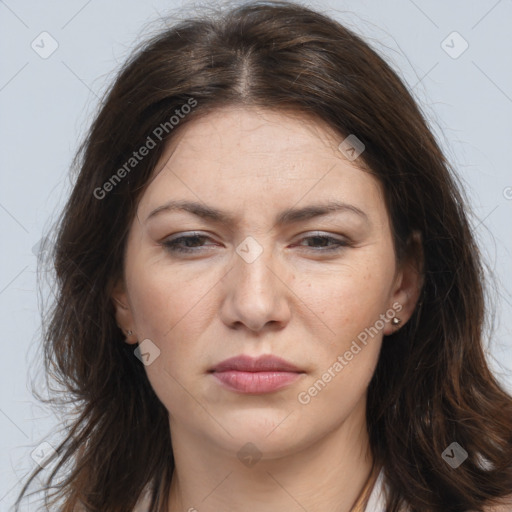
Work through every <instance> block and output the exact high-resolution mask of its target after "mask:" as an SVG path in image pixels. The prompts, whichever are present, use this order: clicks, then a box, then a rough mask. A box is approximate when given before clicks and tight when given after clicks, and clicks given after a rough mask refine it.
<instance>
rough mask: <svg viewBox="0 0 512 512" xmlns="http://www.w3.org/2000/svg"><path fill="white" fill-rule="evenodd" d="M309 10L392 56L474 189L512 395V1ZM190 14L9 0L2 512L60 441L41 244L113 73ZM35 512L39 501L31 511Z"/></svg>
mask: <svg viewBox="0 0 512 512" xmlns="http://www.w3.org/2000/svg"><path fill="white" fill-rule="evenodd" d="M310 5H312V6H313V7H320V8H321V9H323V10H325V11H326V12H328V13H330V14H331V15H333V16H335V17H336V18H338V19H339V20H340V21H342V22H344V23H346V24H347V25H348V26H349V27H350V28H352V29H354V30H355V31H356V32H358V33H359V34H362V35H363V36H365V37H366V39H367V40H368V41H369V42H370V43H371V44H372V45H373V46H374V47H375V48H376V49H377V51H379V52H380V53H381V54H383V55H385V56H386V58H387V59H388V60H389V61H390V62H391V64H392V66H393V67H394V68H395V69H396V70H397V71H398V72H399V74H400V75H401V76H402V77H403V79H404V80H405V81H406V82H407V83H408V84H409V86H410V87H411V88H412V89H413V92H414V94H415V96H416V98H417V99H418V100H419V101H420V102H421V105H422V108H423V110H424V112H425V114H426V115H427V116H428V118H429V120H430V122H431V125H432V128H433V130H434V132H435V133H436V135H437V137H438V139H439V141H440V143H441V145H442V146H443V148H444V150H445V152H446V154H447V156H448V158H449V159H450V161H451V162H452V163H453V165H454V166H455V168H456V169H457V170H458V172H459V173H460V175H461V176H462V179H463V180H464V181H465V183H466V184H467V188H466V189H467V192H468V195H469V197H470V199H471V202H472V206H473V209H474V212H475V217H474V219H473V225H474V226H475V230H476V233H477V235H478V238H479V241H480V244H481V247H482V250H483V251H484V254H485V257H486V260H487V262H488V264H489V266H490V268H491V269H492V270H493V272H494V273H495V276H496V280H497V283H498V286H499V295H498V300H497V304H496V309H495V313H496V318H495V320H496V331H495V334H494V337H493V341H492V345H491V347H490V348H491V350H490V357H491V364H492V367H493V368H494V369H495V371H496V373H497V375H498V377H499V379H500V380H501V381H502V382H504V383H505V385H506V386H507V387H508V388H509V389H511V390H512V339H511V331H512V307H511V303H512V300H511V291H512V277H511V272H510V270H511V269H510V261H511V249H512V236H511V234H512V228H511V219H512V215H511V214H512V172H511V163H512V158H511V156H510V146H511V141H512V123H511V121H510V120H511V119H512V66H511V57H510V56H511V55H512V32H511V31H510V24H511V21H512V2H511V1H510V0H500V1H496V0H480V1H474V0H473V1H469V0H453V1H451V2H446V1H444V0H435V1H428V2H427V1H421V0H415V1H413V0H393V1H388V2H381V1H378V0H368V1H361V0H358V1H356V0H353V1H348V0H347V1H343V0H339V1H331V2H327V1H323V2H322V1H317V2H314V3H311V4H310ZM180 6H182V7H183V6H186V7H187V9H188V11H187V10H185V11H183V10H181V9H180ZM190 6H191V3H190V2H183V3H180V2H177V1H170V0H167V1H165V0H145V1H135V0H129V1H123V2H121V1H116V0H103V1H99V0H89V1H86V0H72V1H70V0H67V1H64V0H59V1H57V0H55V1H52V2H48V1H47V2H42V1H41V0H32V1H29V0H18V1H16V0H5V1H1V0H0V42H1V50H0V51H1V62H2V65H1V68H0V108H1V118H0V141H1V142H0V143H1V151H0V169H1V187H0V226H1V230H2V231H1V232H2V256H1V257H2V260H1V263H2V264H1V274H0V311H1V318H2V324H1V325H2V337H3V339H2V356H3V357H2V358H1V359H0V365H1V369H0V375H1V384H2V385H1V388H0V432H1V436H0V445H1V450H0V454H1V456H0V474H1V475H2V476H3V478H2V479H1V480H0V511H7V510H10V508H11V505H12V503H13V502H14V499H15V497H16V495H17V492H18V490H19V488H20V487H19V485H20V484H19V481H20V479H21V478H22V477H24V476H25V475H26V473H27V472H28V471H29V470H31V469H32V468H33V467H34V466H35V464H36V463H35V461H34V460H33V459H32V458H31V456H30V454H31V452H32V450H33V449H34V448H35V447H36V446H37V445H38V444H39V443H41V442H42V441H44V440H50V439H51V432H52V426H53V425H55V424H56V422H57V420H56V418H55V417H54V416H52V414H50V412H49V411H48V410H47V409H45V408H43V407H41V406H40V404H38V403H37V402H36V400H34V398H33V397H32V395H31V393H30V391H29V384H30V378H29V376H28V372H29V370H30V372H31V375H32V376H33V375H34V374H35V372H36V371H37V369H38V366H37V365H38V362H39V356H38V352H37V350H38V346H39V335H40V332H39V325H40V317H39V312H38V300H37V294H36V273H35V270H36V259H37V258H36V256H35V255H34V252H33V247H34V245H36V244H37V243H38V241H39V240H40V239H41V236H42V233H43V231H44V230H45V229H46V228H47V227H49V226H50V225H51V223H52V222H53V220H54V218H55V215H56V213H57V212H58V211H59V209H60V208H61V207H62V205H63V202H64V200H65V198H66V196H67V194H68V193H69V189H70V183H69V179H68V177H67V170H68V166H69V164H70V161H71V158H72V156H73V154H74V151H75V150H76V149H77V145H78V141H79V140H81V137H82V135H83V133H84V130H85V129H86V128H87V126H88V125H89V123H90V120H91V115H92V114H93V113H94V111H95V108H96V105H97V101H98V97H101V94H102V93H103V91H104V90H105V87H106V86H107V84H108V83H109V81H110V80H111V79H112V78H113V75H114V72H115V71H116V70H117V69H118V67H119V66H120V65H121V64H122V62H123V61H124V59H125V58H126V57H127V56H128V54H129V52H130V50H131V49H132V48H133V46H134V44H135V43H136V42H138V41H140V39H141V38H144V37H145V36H146V35H148V34H149V32H148V30H149V29H148V25H147V24H148V22H150V21H151V20H157V19H158V18H159V17H160V15H166V14H168V13H169V12H170V10H172V11H173V12H174V13H176V14H179V15H180V16H184V15H185V14H186V13H187V12H190ZM159 26H160V25H158V24H157V25H155V24H152V25H150V28H151V30H153V31H154V30H155V28H158V27H159ZM43 31H47V32H48V33H49V34H51V36H52V37H53V38H54V39H55V40H56V41H57V43H58V48H57V50H56V51H55V52H54V53H53V54H52V55H51V56H49V57H48V58H46V59H43V58H41V56H40V55H39V54H38V53H36V51H34V50H33V49H32V47H31V43H32V41H34V40H35V43H34V44H39V46H40V47H41V46H42V43H41V42H40V39H41V37H43V36H41V37H39V35H40V34H41V32H43ZM453 31H457V32H458V33H459V34H460V35H461V36H462V37H463V38H464V40H466V41H467V43H468V44H469V47H468V49H467V50H466V51H465V52H464V53H462V54H461V55H460V56H458V58H453V57H452V56H450V55H449V54H448V53H447V52H446V51H445V49H446V50H448V51H451V52H452V54H453V53H454V52H455V53H458V52H459V51H460V50H461V49H462V48H463V46H461V44H463V41H462V40H459V39H457V37H458V36H455V37H454V36H451V37H450V38H448V40H446V42H445V43H442V42H443V41H444V40H445V39H446V38H447V36H449V34H451V33H452V32H453ZM447 46H448V48H447ZM49 47H50V46H49V40H48V39H47V40H46V42H45V48H46V49H48V48H49ZM449 47H451V49H450V48H449ZM41 51H42V49H41ZM120 129H122V127H120ZM34 378H35V377H32V379H34ZM39 382H40V383H43V382H44V381H43V380H41V378H39ZM30 509H31V507H30V502H28V503H27V506H26V507H25V508H24V510H30ZM34 509H35V507H34V506H32V510H34Z"/></svg>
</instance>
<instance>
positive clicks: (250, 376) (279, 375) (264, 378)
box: [213, 370, 302, 393]
mask: <svg viewBox="0 0 512 512" xmlns="http://www.w3.org/2000/svg"><path fill="white" fill-rule="evenodd" d="M301 375H302V374H301V373H295V372H276V371H271V372H241V371H237V370H228V371H225V372H214V373H213V376H214V377H215V378H216V379H218V380H219V381H220V382H221V383H222V384H224V386H226V387H227V388H229V389H231V390H233V391H238V392H240V393H271V392H272V391H277V390H278V389H281V388H284V387H286V386H288V385H289V384H291V383H293V382H295V381H296V380H297V379H298V378H299V377H300V376H301Z"/></svg>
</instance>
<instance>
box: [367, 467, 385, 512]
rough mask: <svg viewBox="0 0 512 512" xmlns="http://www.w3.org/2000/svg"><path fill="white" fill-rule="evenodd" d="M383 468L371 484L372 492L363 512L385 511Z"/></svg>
mask: <svg viewBox="0 0 512 512" xmlns="http://www.w3.org/2000/svg"><path fill="white" fill-rule="evenodd" d="M384 486H385V483H384V469H381V470H380V472H379V476H378V477H377V480H376V481H375V484H374V485H373V489H372V493H371V494H370V498H369V500H368V504H367V505H366V508H365V512H385V510H386V502H385V500H384V498H385V495H384Z"/></svg>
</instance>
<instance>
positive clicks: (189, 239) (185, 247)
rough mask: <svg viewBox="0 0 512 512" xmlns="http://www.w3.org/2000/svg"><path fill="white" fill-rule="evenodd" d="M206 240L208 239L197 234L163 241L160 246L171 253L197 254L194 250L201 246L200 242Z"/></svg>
mask: <svg viewBox="0 0 512 512" xmlns="http://www.w3.org/2000/svg"><path fill="white" fill-rule="evenodd" d="M207 239H210V237H208V236H206V235H201V234H199V233H197V234H193V235H189V236H179V237H176V238H172V239H170V240H164V241H163V242H162V245H163V246H164V247H165V248H166V249H167V250H168V251H171V252H181V253H192V252H198V251H197V250H196V249H197V248H200V247H201V246H202V244H201V240H207Z"/></svg>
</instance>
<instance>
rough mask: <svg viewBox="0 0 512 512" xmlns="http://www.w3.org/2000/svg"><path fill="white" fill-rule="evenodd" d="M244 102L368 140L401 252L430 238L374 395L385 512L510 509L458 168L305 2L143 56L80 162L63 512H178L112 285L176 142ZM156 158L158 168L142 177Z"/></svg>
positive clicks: (218, 24) (399, 95) (169, 463)
mask: <svg viewBox="0 0 512 512" xmlns="http://www.w3.org/2000/svg"><path fill="white" fill-rule="evenodd" d="M233 104H237V105H257V106H262V107H266V108H270V109H275V110H280V109H281V110H282V109H294V110H296V111H299V112H302V113H304V114H308V115H313V116H315V117H316V118H317V119H319V120H322V121H324V122H326V123H328V125H329V126H331V127H332V128H333V129H334V130H336V131H337V132H338V133H339V134H340V137H346V136H348V135H349V134H355V135H356V136H357V138H358V139H359V140H360V141H362V142H363V143H364V145H365V151H364V153H363V154H362V155H361V157H360V159H361V160H362V161H363V162H364V164H365V165H366V166H367V167H368V168H369V169H370V172H372V173H374V174H375V176H377V177H378V179H379V180H380V181H381V182H382V184H383V187H384V190H385V198H386V204H387V208H388V212H389V215H390V218H391V221H392V226H393V236H394V242H395V247H396V251H397V254H398V255H400V254H403V253H404V251H405V250H406V246H407V242H408V240H409V239H410V237H411V234H412V233H413V232H414V231H418V232H420V233H421V240H422V242H421V243H422V251H423V271H424V284H423V288H422V292H421V297H420V300H419V303H418V306H417V308H416V309H415V312H414V314H413V316H412V318H411V319H410V321H409V322H408V323H407V324H406V325H405V326H404V327H403V328H402V329H400V330H399V331H397V332H396V333H395V334H393V335H390V336H388V337H386V338H385V339H384V341H383V345H382V350H381V355H380V359H379V362H378V365H377V368H376V371H375V374H374V377H373V380H372V381H371V384H370V387H369V390H368V401H367V427H368V430H369V434H370V443H371V449H372V452H373V454H374V457H375V459H376V460H378V461H379V462H380V463H381V464H383V468H384V472H385V478H386V481H387V483H388V485H389V490H390V492H389V496H388V498H387V508H386V511H387V512H397V511H398V510H399V508H400V506H402V505H404V504H407V505H408V506H409V507H410V510H412V511H418V512H420V511H421V512H425V511H443V512H446V511H453V512H456V511H457V512H458V511H465V510H468V509H471V510H474V511H482V510H484V506H487V505H490V504H493V503H494V502H495V501H496V502H497V501H498V498H502V497H504V496H505V495H507V494H508V493H510V491H511V490H512V398H511V397H510V396H509V395H508V394H507V393H506V392H505V391H504V389H503V388H502V387H501V386H500V384H499V383H498V382H497V380H496V379H495V377H494V376H493V374H492V373H491V371H490V370H489V367H488V364H487V362H486V358H485V355H484V350H483V341H482V340H483V326H484V325H485V315H484V313H485V308H484V306H485V290H484V274H483V270H482V263H481V260H480V255H479V251H478V248H477V245H476V243H475V240H474V238H473V235H472V232H471V229H470V225H469V221H468V213H467V209H466V207H465V199H464V197H463V195H462V192H461V189H460V186H459V184H458V181H457V178H456V177H455V175H454V172H453V169H452V168H451V166H450V164H449V163H448V162H447V160H446V158H445V156H444V155H443V153H442V151H441V149H440V147H439V146H438V144H437V142H436V140H435V138H434V136H433V134H432V133H431V131H430V130H429V127H428V125H427V122H426V120H425V118H424V116H423V114H422V112H421V111H420V109H419V108H418V106H417V104H416V103H415V101H414V99H413V97H412V95H411V94H410V92H409V91H408V90H407V88H406V87H405V86H404V84H403V83H402V82H401V80H400V79H399V78H398V76H397V74H396V73H395V72H394V71H393V70H392V69H391V67H390V66H389V65H388V64H387V63H386V62H385V61H384V60H383V59H382V58H381V57H379V56H378V55H377V53H376V52H375V51H374V50H372V49H371V48H370V47H369V45H368V44H367V43H365V42H364V41H363V40H362V39H361V38H360V37H358V36H357V35H356V34H355V33H353V32H352V31H350V30H348V29H347V28H345V27H344V26H342V25H341V24H340V23H338V22H336V21H334V20H332V19H330V18H329V17H326V16H324V15H322V14H320V13H317V12H314V11H312V10H310V9H308V8H305V7H303V6H300V5H299V4H296V3H290V2H251V3H248V4H245V5H241V6H236V5H235V6H234V7H231V8H230V9H229V10H228V11H227V12H220V13H218V14H215V15H203V16H198V17H196V18H194V17H192V18H190V19H187V20H185V21H182V22H180V23H178V24H176V25H174V26H171V27H170V28H166V29H165V30H163V31H161V32H160V33H159V34H158V35H157V36H155V37H153V38H152V39H150V40H149V41H146V42H145V43H144V44H143V45H142V46H141V47H140V48H138V49H137V51H136V52H134V53H133V54H132V56H131V57H130V58H129V60H128V61H127V62H126V63H125V65H124V66H123V67H122V69H121V71H120V72H119V74H118V76H117V78H116V79H115V81H114V83H113V85H112V86H111V88H110V89H109V91H107V94H106V97H105V99H104V101H103V104H102V105H101V108H100V109H99V113H98V114H97V116H96V118H95V120H94V122H93V123H92V126H91V128H90V131H89V133H88V135H87V137H86V139H85V140H84V142H83V143H82V145H81V146H80V148H79V151H78V153H77V155H76V158H75V160H74V167H75V168H76V169H77V170H78V175H77V179H76V182H75V184H74V188H73V190H72V193H71V196H70V198H69V201H68V203H67V205H66V207H65V209H64V211H63V213H62V216H61V218H60V223H59V226H58V230H57V234H56V242H55V246H54V250H53V252H50V253H49V257H50V258H51V261H52V262H53V264H54V268H55V274H56V283H57V295H56V298H55V301H54V303H53V307H52V310H51V312H50V314H49V315H48V322H47V328H46V329H45V331H44V356H45V357H44V362H45V368H46V372H47V374H48V375H49V376H51V378H52V379H53V380H54V381H55V382H57V383H58V384H59V385H60V386H62V389H63V390H65V392H66V394H67V397H68V403H69V404H71V405H72V406H73V407H74V409H73V410H74V411H75V414H74V416H73V419H72V420H71V421H70V422H69V430H68V431H67V435H66V437H65V439H64V440H63V441H62V443H61V444H60V445H59V446H58V448H57V452H58V453H57V455H56V456H55V461H56V462H57V464H56V467H55V468H54V470H53V472H52V474H51V475H50V476H49V477H48V480H47V482H46V485H47V486H48V488H47V489H46V490H47V491H49V490H50V489H51V488H53V487H55V488H57V489H58V491H57V492H56V493H55V495H54V496H53V497H52V500H53V501H52V504H53V505H52V507H50V508H51V510H56V508H55V506H56V505H55V504H57V503H59V504H60V505H59V506H60V508H59V510H62V511H72V510H77V509H78V506H79V505H82V506H84V507H85V508H86V509H87V510H91V511H101V512H116V511H119V512H126V511H129V510H131V509H132V508H133V507H134V506H135V504H136V502H137V500H138V499H139V498H140V495H141V492H142V491H143V489H144V488H145V487H146V486H147V487H148V488H150V489H151V492H152V501H151V506H150V510H151V511H152V512H157V511H158V512H161V511H164V510H167V508H166V507H167V505H168V503H167V501H166V500H167V497H168V495H169V486H170V481H171V477H172V473H173V468H174V461H173V454H172V448H171V441H170V431H169V423H168V413H167V411H166V409H165V407H164V406H163V404H162V403H161V402H160V401H159V400H158V398H157V397H156V395H155V393H154V391H153V389H152V388H151V385H150V383H149V381H148V379H147V377H146V374H145V371H144V368H143V365H142V364H141V363H140V361H139V360H138V359H137V358H136V357H134V353H133V346H131V345H128V344H126V343H123V341H124V335H123V333H122V332H121V330H120V329H119V328H118V326H117V325H116V322H115V318H114V308H113V305H112V302H111V293H112V285H113V283H114V282H115V281H116V280H117V279H118V278H119V277H120V275H121V273H122V269H123V253H124V247H125V242H126V235H127V232H128V229H129V226H130V224H131V222H132V220H133V218H134V214H135V210H136V206H137V202H138V200H139V198H140V197H141V194H142V193H143V191H144V189H145V187H146V186H147V185H148V183H149V181H150V179H151V176H152V173H153V171H154V169H155V166H156V163H157V161H158V159H159V158H160V157H161V155H162V151H163V149H164V146H165V143H166V142H168V141H169V140H170V139H171V138H172V137H174V136H175V134H176V133H178V131H179V130H180V129H181V128H182V127H183V126H184V125H186V123H189V122H190V121H192V120H193V119H196V118H197V117H198V116H203V115H205V114H207V113H208V112H210V111H212V110H213V109H222V108H223V107H224V106H226V105H233ZM184 105H189V107H190V108H188V109H185V108H184V107H183V106H184ZM177 110H179V111H180V112H181V114H182V115H180V116H179V121H178V122H175V121H171V117H172V116H175V117H176V116H177V115H178V113H177V112H176V111H177ZM166 123H167V124H166ZM157 127H160V131H156V132H155V130H156V129H157ZM163 127H165V129H164V128H163ZM156 134H160V135H159V136H157V135H156ZM149 139H151V141H152V142H153V143H154V145H153V144H150V142H149ZM340 140H341V139H340ZM143 145H145V146H146V147H149V146H151V148H149V151H148V152H147V154H146V155H145V156H144V158H141V159H140V160H139V159H137V161H136V162H135V161H131V160H130V159H131V158H132V157H133V152H134V151H138V149H139V148H140V147H142V146H143ZM120 169H124V172H122V171H120ZM55 400H56V398H55ZM453 442H457V443H458V444H459V445H460V446H461V447H463V449H464V450H465V451H466V452H467V454H468V458H467V460H465V461H464V463H463V464H461V465H460V466H459V467H458V468H457V469H454V468H452V467H451V466H450V465H449V464H447V462H446V460H444V459H443V457H442V456H441V454H442V453H443V451H444V450H445V449H446V448H447V447H449V446H450V445H451V444H452V443H453ZM64 470H66V472H67V473H66V476H65V478H63V479H62V480H61V481H60V482H59V484H58V485H54V486H53V487H52V482H54V481H55V478H56V476H57V475H59V474H60V473H59V471H60V472H64ZM39 471H41V469H38V470H37V471H35V472H34V473H33V474H32V475H31V477H30V479H29V480H28V482H27V483H26V484H25V486H24V488H23V490H22V491H21V493H20V497H19V498H18V500H17V502H16V507H18V505H19V503H20V500H21V497H22V496H23V495H24V494H25V492H26V490H27V488H28V486H29V484H30V482H32V480H33V479H34V478H35V476H36V475H37V474H38V473H39ZM46 498H47V500H48V499H49V498H48V496H46ZM59 500H60V501H59ZM17 510H18V508H17Z"/></svg>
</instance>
